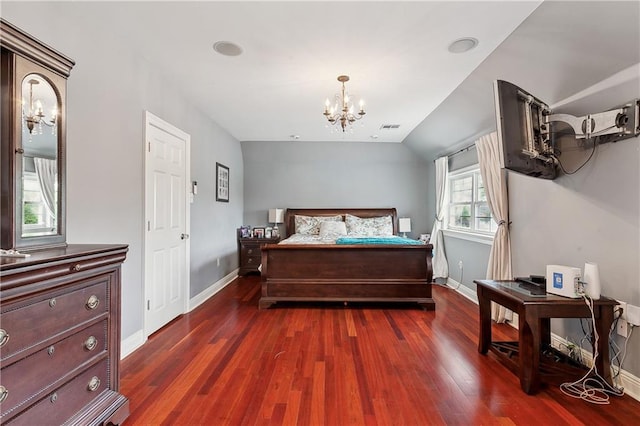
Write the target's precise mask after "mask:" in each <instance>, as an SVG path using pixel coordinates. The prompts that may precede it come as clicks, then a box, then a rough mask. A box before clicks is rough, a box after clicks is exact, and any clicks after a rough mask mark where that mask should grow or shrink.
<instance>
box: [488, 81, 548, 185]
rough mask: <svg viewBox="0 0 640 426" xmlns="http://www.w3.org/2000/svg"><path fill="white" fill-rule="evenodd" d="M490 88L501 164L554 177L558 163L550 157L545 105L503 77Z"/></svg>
mask: <svg viewBox="0 0 640 426" xmlns="http://www.w3.org/2000/svg"><path fill="white" fill-rule="evenodd" d="M493 89H494V95H495V105H496V119H497V123H496V124H497V130H498V140H499V141H500V146H501V156H500V157H501V159H502V167H504V168H506V169H509V170H513V171H516V172H519V173H523V174H525V175H529V176H534V177H539V178H544V179H555V178H556V176H557V174H558V167H557V165H556V163H555V161H554V158H553V156H554V154H555V153H554V151H553V149H554V148H553V146H554V143H553V140H552V135H553V134H552V133H551V132H549V128H548V124H547V123H546V122H545V118H544V116H545V115H548V114H549V112H550V110H549V107H548V106H547V105H546V104H545V103H544V102H542V101H541V100H539V99H538V98H536V97H535V96H533V95H531V94H530V93H528V92H526V91H524V90H523V89H521V88H519V87H518V86H516V85H515V84H512V83H509V82H507V81H503V80H496V81H495V82H494V86H493Z"/></svg>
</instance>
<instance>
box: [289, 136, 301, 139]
mask: <svg viewBox="0 0 640 426" xmlns="http://www.w3.org/2000/svg"><path fill="white" fill-rule="evenodd" d="M289 137H290V138H291V139H293V140H298V139H300V135H289Z"/></svg>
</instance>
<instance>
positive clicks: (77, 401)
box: [3, 360, 110, 426]
mask: <svg viewBox="0 0 640 426" xmlns="http://www.w3.org/2000/svg"><path fill="white" fill-rule="evenodd" d="M107 366H108V363H107V361H106V360H104V361H101V362H100V363H98V364H96V365H95V366H93V367H91V368H90V369H88V370H87V371H85V372H84V373H82V374H80V375H79V376H77V377H76V378H74V379H73V380H71V381H70V382H68V383H67V384H65V385H63V386H61V387H60V388H58V389H56V390H55V391H52V392H50V393H48V394H47V396H46V397H45V398H43V399H41V400H40V401H38V402H37V403H36V404H35V405H33V406H32V407H31V408H30V409H29V410H28V411H25V412H24V413H23V414H21V415H19V416H17V417H14V418H13V419H11V420H9V421H8V422H6V423H3V424H7V425H25V426H33V425H39V426H45V425H60V424H62V423H64V422H65V421H66V420H68V419H69V418H71V417H72V416H73V415H74V414H76V413H77V412H78V411H80V410H81V409H82V408H83V407H84V406H85V405H87V404H89V403H90V402H91V401H92V400H93V399H94V398H96V397H98V395H100V393H101V392H103V391H104V390H106V389H108V388H109V386H110V383H109V382H108V380H109V375H108V369H107Z"/></svg>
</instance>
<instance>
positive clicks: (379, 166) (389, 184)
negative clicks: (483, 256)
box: [241, 141, 431, 237]
mask: <svg viewBox="0 0 640 426" xmlns="http://www.w3.org/2000/svg"><path fill="white" fill-rule="evenodd" d="M241 145H242V154H243V156H244V164H245V182H244V184H245V187H244V195H245V199H244V200H245V202H244V205H245V211H244V222H245V224H247V225H253V226H256V225H265V224H266V223H267V211H268V209H269V208H275V207H278V208H295V207H302V208H304V207H318V208H321V207H325V208H329V207H395V208H396V209H397V210H398V216H399V217H410V218H411V230H412V232H411V235H412V236H414V237H416V236H418V235H419V234H420V233H425V232H430V230H431V229H430V227H431V222H430V221H429V220H428V219H427V217H426V204H427V198H426V197H427V187H428V186H429V181H428V180H427V173H426V172H427V168H426V165H425V164H424V162H423V160H421V159H420V158H418V157H416V156H415V155H413V154H412V153H411V151H409V150H408V149H407V148H406V147H405V146H404V145H402V144H394V143H376V142H372V143H357V142H297V141H290V142H289V141H285V142H242V143H241Z"/></svg>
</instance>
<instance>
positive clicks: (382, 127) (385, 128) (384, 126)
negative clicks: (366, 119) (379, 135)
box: [380, 124, 400, 130]
mask: <svg viewBox="0 0 640 426" xmlns="http://www.w3.org/2000/svg"><path fill="white" fill-rule="evenodd" d="M399 127H400V125H399V124H383V125H382V126H380V129H381V130H388V129H398V128H399Z"/></svg>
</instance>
